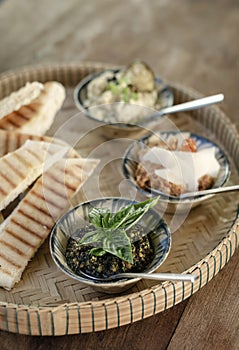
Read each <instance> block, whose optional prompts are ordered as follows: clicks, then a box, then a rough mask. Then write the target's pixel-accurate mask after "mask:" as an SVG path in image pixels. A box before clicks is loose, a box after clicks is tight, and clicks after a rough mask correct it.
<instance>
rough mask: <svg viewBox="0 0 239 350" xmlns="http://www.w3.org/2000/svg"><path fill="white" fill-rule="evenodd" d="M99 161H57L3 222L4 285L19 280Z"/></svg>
mask: <svg viewBox="0 0 239 350" xmlns="http://www.w3.org/2000/svg"><path fill="white" fill-rule="evenodd" d="M97 164H98V160H95V159H90V160H88V159H82V158H81V159H77V158H74V159H66V160H61V161H59V162H57V163H56V164H54V165H53V166H52V167H51V168H50V169H48V170H47V171H46V172H45V173H44V174H43V176H41V177H40V178H39V179H38V180H37V182H36V183H35V185H34V186H33V187H32V189H31V190H29V192H28V193H27V195H26V196H25V197H24V198H23V200H22V201H21V202H20V203H19V205H18V206H17V207H16V208H15V210H14V211H13V212H12V214H11V215H10V217H9V218H8V220H7V222H3V223H2V224H1V225H0V231H1V234H0V286H1V287H3V288H5V289H7V290H10V289H11V288H13V286H14V285H15V283H16V282H18V281H19V280H20V278H21V275H22V273H23V271H24V269H25V267H26V266H27V264H28V262H29V260H30V259H32V257H33V256H34V254H35V253H36V251H37V250H38V248H39V247H40V246H41V244H42V243H43V242H44V240H45V239H46V237H47V236H48V234H49V233H50V231H51V229H52V227H53V225H54V223H55V221H56V220H58V219H59V218H60V216H61V215H62V214H63V212H64V211H65V210H66V209H68V208H69V207H70V206H71V199H72V197H73V196H74V194H75V193H76V192H77V191H78V190H79V189H80V187H81V186H82V184H83V183H84V181H85V180H86V179H87V178H88V177H89V176H90V175H91V173H92V171H93V170H94V168H95V167H96V165H97Z"/></svg>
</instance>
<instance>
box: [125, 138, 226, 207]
mask: <svg viewBox="0 0 239 350" xmlns="http://www.w3.org/2000/svg"><path fill="white" fill-rule="evenodd" d="M170 135H174V136H176V137H177V136H178V135H180V137H190V138H192V139H194V140H195V141H196V144H197V149H198V150H201V149H205V148H208V147H215V157H216V159H217V161H218V162H219V165H220V170H219V173H218V176H217V178H216V179H215V182H214V185H213V188H218V187H221V186H223V185H225V184H226V182H227V180H228V178H229V175H230V165H229V160H228V158H227V156H226V154H225V153H224V152H223V150H222V149H221V148H220V147H219V146H218V145H217V144H216V143H214V142H212V141H211V140H209V139H208V138H206V137H204V136H201V135H197V134H195V133H189V132H180V131H165V132H160V133H157V134H152V133H151V134H149V135H147V136H145V137H143V138H141V139H139V140H136V141H134V142H133V143H131V144H130V146H129V147H128V148H127V150H126V152H125V154H124V156H123V163H122V170H123V173H124V176H125V178H126V179H127V180H128V181H129V182H130V184H131V185H133V186H134V187H135V188H136V189H137V190H138V191H139V192H141V193H142V194H144V195H145V196H147V197H155V196H160V199H159V203H160V204H161V205H162V206H163V207H164V211H165V212H168V213H175V212H176V211H177V213H182V212H185V211H189V210H190V209H192V208H194V207H196V206H198V205H199V204H201V203H202V202H203V201H205V200H207V199H209V198H211V197H212V196H215V194H210V195H203V196H195V197H193V198H190V199H180V197H178V198H170V197H169V196H168V195H167V194H166V193H164V192H161V191H160V190H155V189H153V188H148V189H142V188H141V187H140V186H139V185H138V184H137V182H136V180H135V171H136V168H137V165H138V163H139V162H140V159H139V152H140V151H141V150H142V149H146V148H148V145H149V143H150V139H151V138H152V137H159V138H163V139H165V138H166V139H167V137H169V136H170Z"/></svg>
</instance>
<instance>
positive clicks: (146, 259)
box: [65, 224, 154, 278]
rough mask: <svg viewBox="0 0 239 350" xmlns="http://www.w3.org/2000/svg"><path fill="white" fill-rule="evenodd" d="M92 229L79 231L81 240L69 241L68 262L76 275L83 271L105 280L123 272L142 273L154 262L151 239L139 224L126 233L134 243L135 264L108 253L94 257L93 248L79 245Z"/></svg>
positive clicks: (71, 239)
mask: <svg viewBox="0 0 239 350" xmlns="http://www.w3.org/2000/svg"><path fill="white" fill-rule="evenodd" d="M92 229H94V226H92V225H88V226H86V227H85V228H84V229H81V230H80V231H78V234H79V238H77V239H74V238H70V239H69V240H68V244H67V248H66V253H65V254H66V261H67V264H68V265H69V267H70V268H71V269H72V271H73V272H75V273H76V274H78V275H80V271H83V272H85V273H87V274H89V275H92V276H94V277H97V278H105V277H109V276H112V275H114V274H117V273H121V272H142V271H144V270H145V269H146V268H147V266H148V265H149V264H150V263H151V261H152V260H153V257H154V250H153V246H152V244H151V241H150V238H149V237H148V236H147V235H146V236H144V229H143V227H142V226H140V225H139V224H136V225H134V226H133V227H131V228H130V229H129V230H128V231H126V232H127V235H128V236H129V239H130V241H131V242H132V243H131V247H132V255H133V264H131V263H129V262H127V261H125V260H122V259H120V258H119V257H117V256H115V255H112V254H110V253H108V252H106V253H105V254H104V255H103V256H95V255H92V254H91V253H90V251H91V249H92V246H90V245H79V244H78V241H79V240H80V236H82V235H83V234H84V233H86V232H89V231H92Z"/></svg>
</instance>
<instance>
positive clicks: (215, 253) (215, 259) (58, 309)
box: [0, 62, 239, 335]
mask: <svg viewBox="0 0 239 350" xmlns="http://www.w3.org/2000/svg"><path fill="white" fill-rule="evenodd" d="M111 67H115V65H111V64H107V63H99V62H80V63H74V62H72V63H59V64H38V65H32V66H25V67H20V68H17V69H14V70H9V71H7V72H3V73H1V74H0V85H1V84H2V83H3V82H6V81H8V80H11V79H12V78H14V77H16V76H21V75H24V74H26V73H27V74H31V72H36V71H40V70H41V71H42V70H43V71H44V70H48V71H51V70H53V71H54V70H60V71H61V70H62V71H64V70H67V69H72V70H74V69H76V70H79V69H83V70H86V71H87V69H92V68H94V69H97V70H98V69H99V70H100V69H104V68H111ZM169 84H170V86H171V87H172V88H174V89H176V90H177V89H178V90H181V92H183V93H185V96H186V97H185V100H187V96H188V95H191V96H193V97H194V98H196V97H200V96H201V94H200V93H198V92H197V91H195V90H193V89H191V88H188V87H184V86H182V85H180V84H176V83H171V82H170V83H169ZM210 108H211V109H212V110H213V111H214V112H215V111H216V112H217V113H218V114H220V117H221V118H222V121H223V122H224V124H225V127H226V128H227V130H228V131H229V133H230V134H231V135H232V137H233V138H234V140H237V143H238V144H239V142H238V140H239V135H238V133H237V130H236V127H235V126H234V125H233V124H232V123H231V121H230V119H229V118H228V117H227V116H226V115H225V114H224V113H223V112H222V111H221V110H220V109H219V108H218V107H215V106H214V107H210ZM209 128H210V127H209ZM211 128H212V126H211ZM221 141H223V140H221ZM236 147H237V148H239V147H238V145H236ZM237 148H236V150H235V154H237V153H238V152H237V151H238V149H237ZM238 238H239V219H238V213H237V215H236V217H235V220H234V222H233V224H232V226H231V228H230V229H229V230H228V232H227V234H226V236H225V237H224V238H223V239H222V241H221V242H220V243H219V244H218V245H217V246H216V247H215V248H214V249H213V250H212V251H211V252H210V253H208V254H207V255H206V256H205V257H204V258H203V259H201V260H200V261H198V262H197V263H196V264H194V265H193V266H191V267H190V268H189V269H188V270H187V272H194V273H196V274H198V275H199V280H198V282H197V283H196V284H195V288H191V285H189V284H187V283H182V282H165V283H163V284H162V285H161V284H160V285H156V286H154V287H152V288H148V289H145V290H143V291H141V292H136V293H131V294H128V295H127V296H125V295H124V296H117V297H116V298H114V299H107V298H106V299H104V300H103V301H100V300H99V301H90V302H79V303H76V302H74V303H67V304H62V305H60V306H53V307H50V306H34V305H24V304H15V303H7V302H2V301H0V311H2V312H3V314H5V324H4V325H3V324H2V323H1V322H0V329H4V330H9V331H16V332H17V333H25V334H40V335H45V333H44V332H42V331H41V327H39V329H38V331H37V332H32V330H31V321H30V316H29V315H30V314H31V313H33V312H36V313H37V315H39V318H41V314H46V313H50V314H51V315H53V314H54V315H57V314H58V313H59V314H61V315H62V314H65V322H66V327H65V331H62V332H57V331H54V332H53V329H54V317H53V316H51V317H52V319H51V322H50V323H51V324H52V325H53V327H52V330H51V332H50V335H60V334H70V333H72V332H71V331H70V330H69V322H70V319H71V318H70V316H69V313H70V311H71V310H75V309H77V310H78V311H79V310H81V311H82V310H86V311H87V312H89V313H91V316H92V318H91V321H90V322H89V323H91V327H90V326H89V327H88V328H87V327H86V328H85V330H83V331H82V329H80V327H79V333H84V332H91V331H95V330H102V329H108V328H113V327H107V325H105V327H103V328H102V327H100V326H99V327H98V326H97V318H94V312H95V311H99V309H104V312H105V315H106V314H107V311H106V309H107V307H111V306H116V311H115V313H116V317H117V318H118V326H121V325H123V324H128V323H130V322H128V321H123V322H121V320H120V317H121V312H120V311H119V307H120V306H124V305H125V303H126V304H128V306H129V307H130V310H131V314H132V315H133V316H134V317H133V318H132V317H130V320H129V321H131V323H132V322H135V321H137V320H140V319H144V318H146V317H149V316H151V315H154V314H156V313H159V312H161V311H163V310H166V309H168V308H170V307H172V306H174V305H176V304H177V303H179V302H181V301H183V300H185V299H187V298H188V297H189V296H191V295H193V294H194V293H195V292H197V291H198V290H200V289H201V288H202V287H203V286H204V285H206V284H207V283H208V282H209V281H210V280H211V279H212V278H214V277H215V276H216V275H217V273H218V272H219V271H220V270H221V269H222V268H223V267H224V266H225V265H226V264H227V262H228V261H229V260H230V258H231V257H232V255H233V254H234V253H235V251H236V249H237V247H238ZM224 255H225V258H224ZM185 272H186V271H185ZM170 289H173V293H172V292H171V291H170ZM162 290H163V291H164V292H163V293H164V300H163V299H162ZM168 293H169V294H170V295H171V296H170V297H168ZM180 293H181V294H182V297H181V298H180V299H179V300H177V295H179V294H180ZM148 296H151V297H152V300H151V301H150V302H148V301H147V297H148ZM160 298H161V299H160ZM158 299H160V300H162V301H161V303H160V305H158ZM144 301H145V303H148V305H150V306H151V307H152V311H151V312H150V313H149V314H147V315H146V314H145V313H144V312H143V309H144V307H145V305H144ZM162 304H164V307H162ZM140 305H141V306H140ZM140 309H141V312H138V315H136V316H135V313H136V314H137V312H134V311H135V310H136V311H140ZM9 310H12V311H14V312H15V320H16V322H15V326H16V329H13V328H14V327H13V326H12V325H11V326H9V324H8V313H9ZM21 311H23V312H26V314H27V315H28V316H27V320H28V321H27V322H28V328H29V331H28V332H21V330H20V329H19V327H20V322H19V321H18V319H19V313H20V312H21ZM106 319H107V315H106ZM3 323H4V322H3ZM40 323H41V321H40ZM106 323H108V322H106ZM116 326H117V325H116ZM73 333H76V332H73Z"/></svg>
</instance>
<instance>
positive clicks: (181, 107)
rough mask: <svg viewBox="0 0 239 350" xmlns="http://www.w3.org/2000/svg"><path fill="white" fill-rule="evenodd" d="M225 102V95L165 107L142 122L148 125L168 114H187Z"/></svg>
mask: <svg viewBox="0 0 239 350" xmlns="http://www.w3.org/2000/svg"><path fill="white" fill-rule="evenodd" d="M223 100H224V95H223V94H217V95H212V96H207V97H203V98H199V99H196V100H193V101H189V102H184V103H180V104H177V105H174V106H170V107H165V108H162V109H160V110H158V111H157V112H155V113H153V114H151V115H150V116H148V117H144V118H143V119H142V122H143V123H146V122H149V121H153V120H155V119H157V118H159V117H163V116H165V115H167V114H172V113H177V112H186V111H191V110H194V109H199V108H202V107H206V106H209V105H211V104H214V103H218V102H222V101H223Z"/></svg>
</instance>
